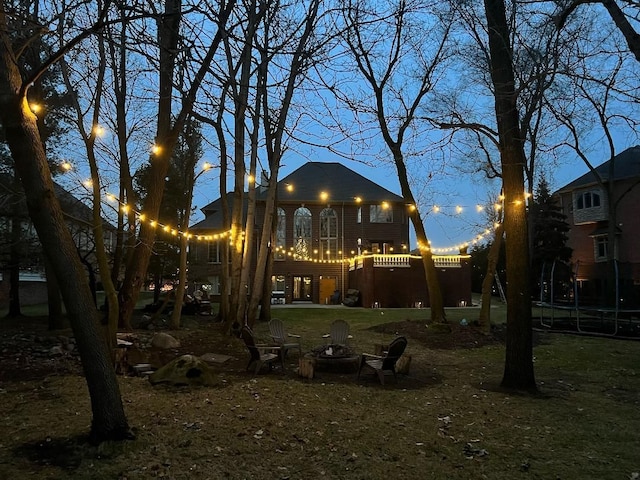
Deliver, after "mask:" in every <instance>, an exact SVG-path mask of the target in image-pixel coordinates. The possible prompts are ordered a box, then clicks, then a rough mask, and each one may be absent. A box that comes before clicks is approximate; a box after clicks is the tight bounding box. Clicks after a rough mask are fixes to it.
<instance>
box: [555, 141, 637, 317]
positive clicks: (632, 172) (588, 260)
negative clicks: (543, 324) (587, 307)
mask: <svg viewBox="0 0 640 480" xmlns="http://www.w3.org/2000/svg"><path fill="white" fill-rule="evenodd" d="M612 162H613V164H612ZM611 167H613V170H610V168H611ZM595 170H596V172H597V174H598V176H600V177H601V178H602V180H603V181H604V186H603V185H600V184H599V183H598V181H597V177H596V175H594V173H593V172H589V173H586V174H585V175H582V176H581V177H579V178H577V179H576V180H574V181H572V182H570V183H569V184H567V185H565V186H564V187H562V188H560V189H559V190H558V191H557V192H556V195H557V196H558V197H559V198H560V203H561V205H562V208H563V212H564V214H565V215H566V216H567V222H568V223H569V225H570V226H571V230H570V231H569V233H568V237H569V239H568V246H569V247H571V248H572V249H573V256H572V262H573V271H574V276H575V281H576V287H577V289H576V290H577V294H578V299H579V302H580V304H581V305H584V304H589V303H591V304H602V303H603V301H604V293H605V288H606V283H605V282H606V278H607V275H608V270H607V268H608V265H607V255H608V252H609V249H611V248H613V254H614V258H615V260H616V265H615V267H616V269H617V272H618V286H619V290H618V292H619V295H618V296H619V302H620V305H619V306H620V308H638V307H639V306H640V248H638V246H639V243H638V239H640V222H639V221H638V215H639V214H640V146H635V147H631V148H629V149H627V150H625V151H624V152H622V153H620V154H619V155H616V156H615V157H614V159H613V160H609V161H607V162H605V163H603V164H601V165H599V166H598V167H596V168H595ZM611 171H613V176H612V177H611V175H610V172H611ZM611 181H612V182H613V196H612V198H611V199H610V198H608V195H607V191H606V189H607V188H608V185H609V182H611ZM610 201H613V202H614V203H615V204H617V207H616V225H615V238H614V239H611V238H609V221H610V218H609V210H608V205H609V202H610Z"/></svg>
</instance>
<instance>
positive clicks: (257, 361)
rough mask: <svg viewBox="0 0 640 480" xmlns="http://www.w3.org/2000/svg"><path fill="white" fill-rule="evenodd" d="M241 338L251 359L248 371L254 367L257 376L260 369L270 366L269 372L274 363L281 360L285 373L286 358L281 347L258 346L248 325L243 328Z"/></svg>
mask: <svg viewBox="0 0 640 480" xmlns="http://www.w3.org/2000/svg"><path fill="white" fill-rule="evenodd" d="M240 336H241V337H242V340H243V341H244V344H245V345H246V346H247V349H248V350H249V356H250V357H249V363H248V364H247V370H249V369H250V368H251V366H252V365H253V366H254V372H253V373H254V374H255V375H257V374H258V373H260V369H262V367H263V366H265V365H268V366H269V370H271V368H273V364H274V362H277V361H278V360H280V363H281V365H282V371H283V372H284V357H283V355H282V349H281V348H280V346H279V345H266V344H256V339H255V337H254V335H253V332H252V331H251V329H250V328H249V327H248V326H247V325H245V326H243V327H242V330H241V331H240Z"/></svg>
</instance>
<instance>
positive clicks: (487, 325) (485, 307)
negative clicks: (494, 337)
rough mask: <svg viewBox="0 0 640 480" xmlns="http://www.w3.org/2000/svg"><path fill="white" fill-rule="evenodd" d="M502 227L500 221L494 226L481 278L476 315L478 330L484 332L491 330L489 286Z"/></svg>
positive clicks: (491, 284) (490, 285)
mask: <svg viewBox="0 0 640 480" xmlns="http://www.w3.org/2000/svg"><path fill="white" fill-rule="evenodd" d="M503 233H504V227H503V225H502V223H500V224H498V227H497V228H496V231H495V234H494V237H493V243H492V244H491V247H489V255H488V258H487V271H486V273H485V275H484V279H483V280H482V300H481V305H480V315H479V316H478V324H479V325H480V330H481V331H482V332H484V333H487V334H488V333H489V332H490V331H491V287H492V286H493V282H494V280H495V277H496V268H497V266H498V260H499V258H500V249H501V248H502V235H503Z"/></svg>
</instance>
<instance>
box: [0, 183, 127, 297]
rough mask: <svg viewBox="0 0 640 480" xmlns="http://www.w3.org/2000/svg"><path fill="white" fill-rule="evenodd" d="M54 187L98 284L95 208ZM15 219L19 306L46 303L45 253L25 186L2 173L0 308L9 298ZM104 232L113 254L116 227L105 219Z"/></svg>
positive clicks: (86, 263)
mask: <svg viewBox="0 0 640 480" xmlns="http://www.w3.org/2000/svg"><path fill="white" fill-rule="evenodd" d="M53 186H54V192H55V195H56V197H57V199H58V201H59V202H60V206H61V207H62V211H63V214H64V217H65V220H66V224H67V227H68V228H69V231H70V233H71V236H72V237H73V241H74V243H75V245H76V248H77V251H78V255H79V256H80V258H81V259H82V262H83V264H84V265H85V266H86V268H87V271H89V269H91V271H92V275H94V277H93V278H94V279H95V280H96V281H97V282H98V283H99V281H100V278H99V272H98V266H97V260H96V257H95V242H94V235H93V227H92V225H93V209H92V208H91V207H89V206H88V205H86V204H85V203H84V202H83V201H82V200H80V199H78V198H76V197H75V196H74V195H72V194H71V193H70V192H68V191H67V190H65V189H64V188H63V187H62V186H61V185H59V184H58V183H56V182H54V184H53ZM14 220H17V222H18V223H19V225H20V232H19V238H20V246H19V256H20V276H19V278H20V292H21V293H20V303H21V304H22V305H29V304H36V303H43V302H45V301H46V299H47V293H46V275H45V262H44V254H43V251H42V246H41V244H40V240H39V239H38V235H37V233H36V231H35V227H34V226H33V223H32V222H31V219H30V217H29V214H28V211H27V204H26V200H25V197H24V192H23V190H22V185H21V184H20V183H19V182H17V181H16V180H15V178H14V177H13V175H10V174H7V173H0V306H3V305H4V304H5V303H6V302H7V298H8V291H9V281H8V280H7V281H5V278H7V279H8V277H9V276H8V270H7V269H8V264H9V259H10V257H9V255H10V249H11V245H12V243H13V242H14V240H13V237H12V233H11V228H12V221H14ZM103 229H104V243H105V247H106V248H107V249H108V253H110V252H111V249H112V247H113V246H114V245H115V238H116V227H114V226H113V225H111V224H110V223H109V222H107V221H106V220H105V221H104V222H103ZM88 276H89V274H88Z"/></svg>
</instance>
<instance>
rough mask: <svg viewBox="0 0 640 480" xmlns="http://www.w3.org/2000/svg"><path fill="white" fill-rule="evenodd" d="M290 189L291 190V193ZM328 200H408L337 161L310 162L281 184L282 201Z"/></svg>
mask: <svg viewBox="0 0 640 480" xmlns="http://www.w3.org/2000/svg"><path fill="white" fill-rule="evenodd" d="M289 187H290V190H289ZM321 192H325V193H327V195H328V199H327V200H324V201H323V202H324V203H343V202H344V203H355V202H356V197H359V198H360V199H361V200H362V202H363V203H367V204H368V203H380V202H384V201H386V202H402V201H404V199H403V198H402V197H401V196H400V195H397V194H395V193H393V192H391V191H389V190H387V189H386V188H384V187H381V186H380V185H378V184H377V183H375V182H372V181H371V180H369V179H368V178H366V177H363V176H362V175H360V174H359V173H356V172H354V171H353V170H351V169H349V168H347V167H345V166H344V165H342V164H341V163H337V162H308V163H305V164H304V165H302V166H301V167H300V168H298V169H297V170H294V171H293V172H292V173H290V174H289V175H287V176H286V177H284V178H283V179H282V180H280V181H279V182H278V201H279V202H308V203H316V202H320V193H321Z"/></svg>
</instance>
